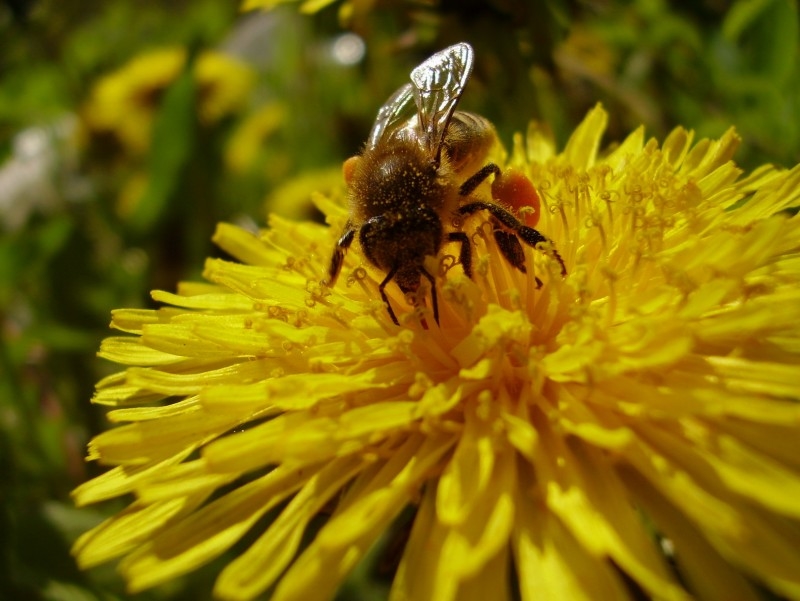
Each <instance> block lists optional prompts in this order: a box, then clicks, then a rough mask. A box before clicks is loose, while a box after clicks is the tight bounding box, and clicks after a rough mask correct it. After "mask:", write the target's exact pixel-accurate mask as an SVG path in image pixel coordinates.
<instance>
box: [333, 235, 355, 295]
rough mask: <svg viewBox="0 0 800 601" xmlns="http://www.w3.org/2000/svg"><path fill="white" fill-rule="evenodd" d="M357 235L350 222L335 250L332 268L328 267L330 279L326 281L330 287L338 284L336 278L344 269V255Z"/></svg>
mask: <svg viewBox="0 0 800 601" xmlns="http://www.w3.org/2000/svg"><path fill="white" fill-rule="evenodd" d="M355 235H356V229H355V228H354V227H353V226H352V225H351V224H350V222H349V221H348V222H347V225H345V227H344V233H342V236H341V238H339V241H338V242H337V243H336V248H335V249H334V250H333V256H332V257H331V264H330V267H328V279H327V280H326V283H327V284H328V286H333V285H334V284H335V283H336V278H338V277H339V272H340V271H341V269H342V263H343V262H344V255H345V253H346V252H347V249H348V248H350V245H351V244H352V243H353V238H355Z"/></svg>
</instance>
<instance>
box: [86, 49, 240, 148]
mask: <svg viewBox="0 0 800 601" xmlns="http://www.w3.org/2000/svg"><path fill="white" fill-rule="evenodd" d="M185 63H186V49H185V48H165V49H161V50H155V51H152V52H148V53H146V54H142V55H140V56H137V57H135V58H134V59H133V60H131V61H130V62H129V63H128V64H126V65H124V66H123V67H121V68H120V69H118V70H117V71H114V72H113V73H110V74H109V75H106V76H105V77H103V78H102V79H101V80H100V81H98V82H97V84H96V85H95V87H94V89H93V90H92V93H91V96H90V98H89V100H88V102H87V104H86V106H85V107H84V110H83V118H84V122H85V124H86V126H87V127H88V128H89V130H90V131H92V132H95V133H98V134H110V135H113V136H115V137H116V138H118V139H119V141H120V143H121V144H122V146H123V147H124V148H126V149H127V150H128V151H130V152H132V153H134V154H144V153H145V152H146V151H147V150H148V148H149V146H150V135H151V130H152V124H153V120H154V118H155V115H156V112H157V110H158V106H159V100H160V99H161V96H162V95H163V93H164V92H165V91H166V89H167V88H168V87H169V85H170V84H171V83H172V82H174V81H175V79H177V77H178V75H180V73H181V70H182V69H183V67H184V64H185ZM194 74H195V78H196V81H197V85H198V113H199V118H200V120H201V122H203V123H205V124H210V123H214V122H216V121H218V120H219V119H220V118H222V117H224V116H225V115H228V114H230V113H231V112H233V111H235V110H237V109H239V108H240V107H241V106H242V105H243V104H244V103H245V102H246V100H247V97H248V94H249V92H250V89H251V88H252V85H253V82H254V72H253V71H252V70H251V69H250V67H248V66H247V65H245V64H244V63H242V62H240V61H238V60H236V59H234V58H232V57H230V56H226V55H224V54H222V53H219V52H216V51H211V50H208V51H204V52H202V53H200V54H199V56H198V57H197V60H196V61H195V65H194Z"/></svg>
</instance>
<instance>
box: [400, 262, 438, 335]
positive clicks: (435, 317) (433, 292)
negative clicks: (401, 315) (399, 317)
mask: <svg viewBox="0 0 800 601" xmlns="http://www.w3.org/2000/svg"><path fill="white" fill-rule="evenodd" d="M419 272H420V273H421V274H422V275H424V276H425V277H426V278H427V279H428V281H429V282H430V283H431V305H433V321H435V322H436V325H437V326H438V325H439V301H438V300H437V298H436V280H435V279H434V278H433V276H432V275H431V274H429V273H428V272H427V271H425V270H424V269H420V271H419ZM395 323H397V322H395ZM426 329H427V328H426Z"/></svg>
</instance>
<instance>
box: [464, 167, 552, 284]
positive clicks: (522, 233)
mask: <svg viewBox="0 0 800 601" xmlns="http://www.w3.org/2000/svg"><path fill="white" fill-rule="evenodd" d="M470 179H472V178H470ZM467 181H469V180H467ZM476 211H489V212H490V213H491V214H492V216H493V217H494V218H495V219H497V220H498V221H499V222H500V223H501V224H502V225H504V226H505V227H507V228H508V229H510V230H512V231H513V232H514V233H515V234H516V235H517V236H519V237H520V238H522V241H523V242H524V243H525V244H527V245H528V246H532V247H533V248H536V245H537V244H539V243H541V242H548V241H549V240H548V239H547V238H546V237H545V236H543V235H542V234H541V233H540V232H539V231H538V230H535V229H533V228H532V227H528V226H527V225H523V224H522V222H521V221H520V220H519V219H517V218H516V217H514V215H512V214H511V213H509V212H508V211H506V210H505V209H504V208H503V207H501V206H499V205H496V204H493V203H490V202H470V203H467V204H465V205H462V206H460V207H459V208H458V213H459V215H471V214H472V213H475V212H476ZM509 235H510V234H509ZM495 240H497V243H498V246H499V247H500V251H501V252H502V253H503V256H505V257H506V258H508V259H509V261H510V262H511V264H512V265H514V261H513V259H512V258H510V257H509V256H508V255H506V253H505V250H503V245H502V244H501V243H500V240H499V239H498V238H497V234H495ZM512 252H513V249H512ZM548 254H551V255H552V257H553V258H554V259H555V260H556V261H558V264H559V265H561V275H562V276H565V275H567V266H566V265H564V260H563V259H562V258H561V255H559V254H558V251H557V250H555V249H552V250H550V251H549V252H548Z"/></svg>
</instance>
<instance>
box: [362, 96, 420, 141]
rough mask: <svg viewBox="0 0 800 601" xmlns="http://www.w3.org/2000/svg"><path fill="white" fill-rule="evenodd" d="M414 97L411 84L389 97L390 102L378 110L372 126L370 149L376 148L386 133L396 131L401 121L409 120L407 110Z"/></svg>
mask: <svg viewBox="0 0 800 601" xmlns="http://www.w3.org/2000/svg"><path fill="white" fill-rule="evenodd" d="M413 97H414V91H413V89H412V86H411V84H410V83H407V84H406V85H404V86H403V87H402V88H400V89H399V90H397V91H396V92H395V93H394V94H392V95H391V96H390V97H389V100H387V101H386V102H385V103H384V105H383V106H382V107H381V108H380V109H379V110H378V116H377V117H376V118H375V124H374V125H373V126H372V131H371V132H370V134H369V139H368V140H367V147H368V148H375V146H376V145H377V144H378V142H380V140H381V138H383V136H384V134H385V133H386V132H389V131H392V130H394V129H395V127H396V125H397V124H398V123H399V122H400V121H401V120H403V119H404V118H407V115H406V114H405V112H406V111H405V109H406V108H407V107H408V105H409V103H410V102H411V99H412V98H413Z"/></svg>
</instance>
